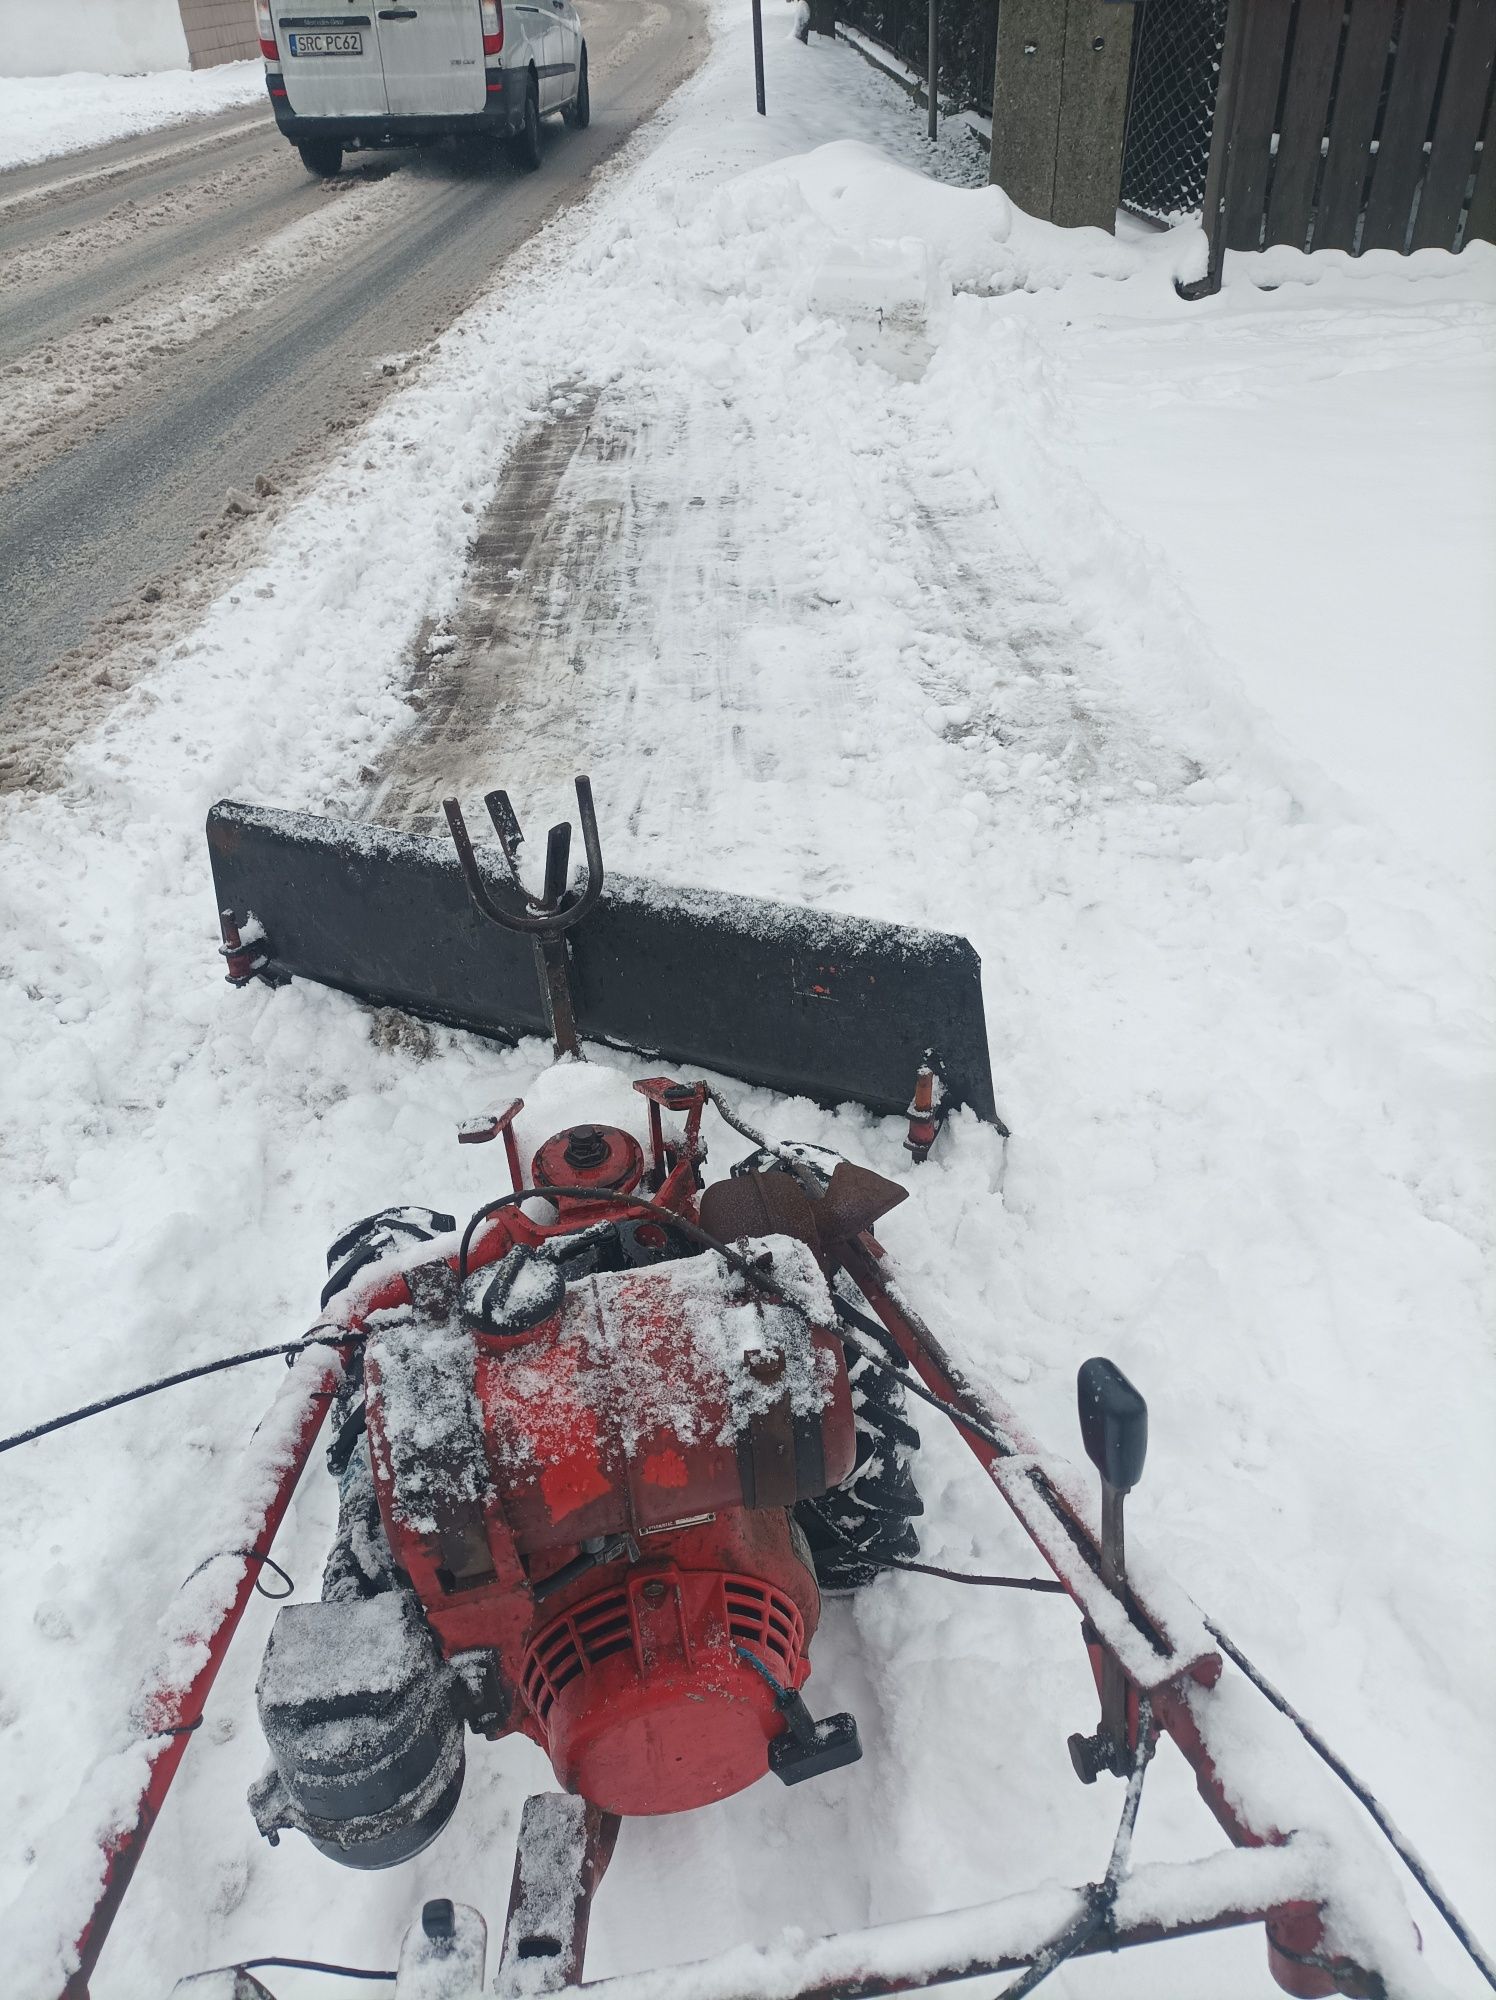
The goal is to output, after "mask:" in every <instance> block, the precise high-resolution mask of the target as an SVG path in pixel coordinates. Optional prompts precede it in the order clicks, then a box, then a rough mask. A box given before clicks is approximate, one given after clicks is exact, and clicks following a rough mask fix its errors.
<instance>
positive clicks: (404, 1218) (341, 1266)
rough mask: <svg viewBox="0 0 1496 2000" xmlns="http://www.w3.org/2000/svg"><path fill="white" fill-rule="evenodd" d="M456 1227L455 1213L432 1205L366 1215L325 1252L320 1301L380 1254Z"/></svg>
mask: <svg viewBox="0 0 1496 2000" xmlns="http://www.w3.org/2000/svg"><path fill="white" fill-rule="evenodd" d="M456 1227H457V1219H456V1217H455V1216H451V1215H443V1214H441V1213H440V1212H439V1211H438V1210H437V1209H434V1208H381V1209H380V1210H379V1212H378V1213H377V1214H376V1215H366V1216H365V1217H364V1218H363V1220H362V1222H355V1223H354V1224H353V1226H352V1228H351V1229H345V1230H344V1231H343V1233H342V1235H341V1236H340V1237H339V1238H338V1239H337V1241H336V1242H335V1243H334V1244H333V1245H332V1247H331V1248H330V1249H329V1251H328V1253H327V1269H328V1273H329V1275H328V1280H327V1283H326V1284H325V1285H324V1286H323V1287H322V1304H323V1305H324V1306H326V1305H327V1304H328V1302H329V1300H331V1299H335V1298H336V1297H337V1296H338V1293H339V1292H346V1291H347V1289H348V1287H349V1286H350V1285H351V1284H352V1283H353V1280H354V1279H355V1278H356V1277H357V1276H358V1274H359V1272H360V1271H362V1270H363V1269H364V1267H365V1265H368V1264H377V1263H378V1262H379V1259H380V1258H381V1257H388V1256H389V1255H390V1253H391V1252H392V1251H395V1250H406V1249H409V1247H410V1245H411V1244H412V1243H429V1242H430V1241H431V1240H432V1238H433V1237H435V1236H450V1235H451V1233H452V1231H453V1230H454V1229H455V1228H456Z"/></svg>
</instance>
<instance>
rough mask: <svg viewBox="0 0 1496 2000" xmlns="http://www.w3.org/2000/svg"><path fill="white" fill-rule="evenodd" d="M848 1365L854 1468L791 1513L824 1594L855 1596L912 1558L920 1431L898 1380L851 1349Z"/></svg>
mask: <svg viewBox="0 0 1496 2000" xmlns="http://www.w3.org/2000/svg"><path fill="white" fill-rule="evenodd" d="M847 1363H848V1368H847V1373H848V1377H849V1379H850V1381H851V1384H852V1409H853V1412H854V1414H855V1417H856V1422H857V1463H856V1465H855V1466H854V1467H853V1469H852V1471H851V1472H850V1473H849V1475H848V1476H847V1478H846V1479H845V1480H844V1481H843V1482H842V1484H841V1485H840V1486H837V1487H834V1488H833V1489H832V1491H831V1492H829V1493H822V1494H821V1495H820V1496H819V1497H818V1498H817V1499H815V1500H802V1501H801V1502H800V1503H799V1505H798V1506H797V1507H796V1508H795V1519H796V1521H798V1522H799V1524H800V1526H801V1527H802V1528H803V1529H804V1531H805V1539H806V1540H807V1541H808V1542H809V1543H810V1548H811V1554H812V1555H813V1556H814V1557H815V1567H816V1576H817V1578H818V1579H819V1581H820V1585H821V1588H822V1590H856V1589H858V1588H859V1587H860V1586H861V1585H862V1584H865V1583H871V1582H872V1580H873V1578H874V1577H875V1576H877V1575H878V1574H879V1573H880V1572H881V1571H883V1570H885V1569H888V1568H891V1567H895V1566H896V1565H897V1564H898V1563H899V1562H908V1561H911V1560H912V1559H913V1558H915V1557H917V1556H918V1554H919V1536H918V1535H917V1534H916V1532H915V1529H914V1522H915V1520H916V1519H917V1518H918V1517H919V1515H921V1514H923V1512H924V1511H925V1503H924V1502H923V1500H921V1499H920V1497H919V1488H918V1487H917V1486H916V1485H915V1483H914V1472H913V1469H912V1466H911V1463H910V1461H911V1460H912V1458H913V1456H914V1454H915V1452H917V1451H918V1450H919V1432H918V1431H917V1430H916V1429H915V1428H914V1426H913V1424H911V1423H910V1422H909V1420H908V1417H907V1415H906V1414H905V1407H904V1391H903V1388H902V1386H901V1384H900V1382H899V1380H898V1377H897V1376H896V1375H893V1374H891V1373H890V1372H889V1371H888V1370H887V1369H886V1368H879V1367H878V1366H877V1365H876V1364H875V1363H874V1362H871V1361H869V1360H868V1359H867V1357H866V1356H865V1355H861V1354H858V1353H856V1352H853V1351H850V1350H849V1352H848V1354H847Z"/></svg>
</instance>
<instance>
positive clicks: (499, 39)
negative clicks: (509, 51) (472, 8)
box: [478, 0, 504, 56]
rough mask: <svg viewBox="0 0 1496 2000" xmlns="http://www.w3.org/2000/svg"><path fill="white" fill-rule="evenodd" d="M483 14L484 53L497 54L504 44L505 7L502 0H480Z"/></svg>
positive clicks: (479, 9) (479, 6)
mask: <svg viewBox="0 0 1496 2000" xmlns="http://www.w3.org/2000/svg"><path fill="white" fill-rule="evenodd" d="M478 11H479V12H480V13H481V14H482V16H483V53H484V55H486V56H496V55H497V54H498V53H499V51H500V50H501V49H502V48H503V46H504V9H503V7H502V6H501V5H500V0H478Z"/></svg>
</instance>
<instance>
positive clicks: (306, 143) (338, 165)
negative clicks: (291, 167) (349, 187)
mask: <svg viewBox="0 0 1496 2000" xmlns="http://www.w3.org/2000/svg"><path fill="white" fill-rule="evenodd" d="M296 150H297V152H298V153H300V155H301V164H302V165H303V166H304V167H305V168H306V170H307V172H308V173H309V174H313V175H315V176H316V178H317V179H318V180H320V181H330V180H331V179H332V177H333V175H334V174H336V173H338V172H340V171H341V169H342V165H343V143H342V141H341V140H340V139H303V140H302V142H301V144H300V145H299V146H298V147H297V148H296Z"/></svg>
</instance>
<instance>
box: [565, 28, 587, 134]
mask: <svg viewBox="0 0 1496 2000" xmlns="http://www.w3.org/2000/svg"><path fill="white" fill-rule="evenodd" d="M565 115H566V122H567V124H568V125H570V126H571V127H572V129H573V130H574V131H577V132H585V131H586V129H587V127H588V126H589V125H590V124H591V123H592V99H591V96H590V94H589V92H588V89H587V44H586V43H585V42H583V44H582V56H581V61H580V63H579V64H578V67H577V94H576V96H575V97H574V98H573V99H572V100H571V104H570V106H569V107H568V109H567V111H566V114H565Z"/></svg>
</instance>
